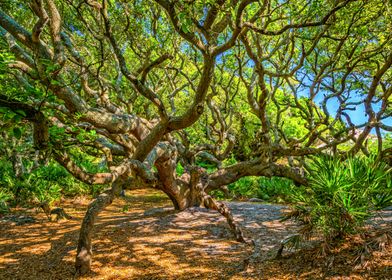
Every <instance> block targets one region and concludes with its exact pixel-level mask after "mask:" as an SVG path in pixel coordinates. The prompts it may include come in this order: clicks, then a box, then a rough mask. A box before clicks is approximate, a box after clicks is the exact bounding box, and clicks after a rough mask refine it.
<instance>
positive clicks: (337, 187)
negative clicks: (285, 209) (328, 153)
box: [286, 157, 392, 244]
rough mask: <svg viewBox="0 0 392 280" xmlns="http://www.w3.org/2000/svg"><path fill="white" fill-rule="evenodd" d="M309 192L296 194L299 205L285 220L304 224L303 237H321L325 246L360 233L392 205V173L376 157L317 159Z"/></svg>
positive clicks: (312, 169) (309, 169) (312, 164)
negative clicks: (378, 214) (349, 235)
mask: <svg viewBox="0 0 392 280" xmlns="http://www.w3.org/2000/svg"><path fill="white" fill-rule="evenodd" d="M308 175H309V176H308V177H309V183H310V184H309V188H307V189H306V191H305V192H301V193H299V192H293V197H294V198H295V202H296V205H295V206H293V210H292V211H291V212H290V213H288V214H287V216H286V219H295V220H297V221H299V222H300V223H301V224H302V229H301V230H300V232H301V234H302V235H303V237H305V238H310V237H311V236H312V235H313V234H315V233H320V232H321V233H322V235H323V239H324V241H325V243H326V244H328V242H330V241H332V240H334V239H337V238H342V237H345V236H346V235H348V234H352V233H357V232H358V231H360V230H361V227H362V226H363V225H364V223H365V222H366V220H367V219H368V218H369V217H370V216H371V215H374V213H375V212H376V211H377V210H380V209H383V208H385V207H387V206H391V205H392V169H391V167H389V166H388V165H386V164H385V163H383V162H380V161H379V160H377V158H376V157H370V158H365V157H357V158H348V159H346V160H341V159H338V158H332V157H321V158H314V159H313V160H312V161H311V163H310V164H309V166H308Z"/></svg>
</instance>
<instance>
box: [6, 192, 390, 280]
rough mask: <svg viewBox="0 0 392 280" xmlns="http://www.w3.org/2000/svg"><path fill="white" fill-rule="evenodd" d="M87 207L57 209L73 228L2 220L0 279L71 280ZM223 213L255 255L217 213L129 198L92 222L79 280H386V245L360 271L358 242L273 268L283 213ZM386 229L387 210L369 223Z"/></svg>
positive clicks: (273, 208) (238, 207) (293, 256)
mask: <svg viewBox="0 0 392 280" xmlns="http://www.w3.org/2000/svg"><path fill="white" fill-rule="evenodd" d="M87 204H88V200H86V199H83V198H79V199H75V200H67V201H65V202H64V203H63V205H62V206H63V207H64V208H65V210H66V212H67V213H68V214H70V215H71V216H73V217H74V218H73V219H72V220H63V221H59V222H48V220H47V218H46V216H45V215H44V214H43V213H41V212H39V211H38V212H37V210H36V209H30V210H29V211H27V212H26V210H24V209H23V212H14V213H13V215H21V214H23V215H24V216H29V217H33V218H34V219H35V221H34V222H33V223H25V224H23V225H16V223H15V219H14V220H12V219H10V217H9V216H8V217H2V218H0V279H4V280H5V279H74V278H75V277H74V267H73V261H74V257H75V254H76V243H77V238H78V230H79V227H80V223H81V220H82V218H83V215H84V212H85V210H86V206H87ZM228 205H229V207H230V208H231V209H232V212H233V214H234V216H235V220H236V221H238V222H239V223H240V224H241V225H242V227H243V229H244V233H245V236H246V237H252V238H253V239H254V242H255V245H256V246H255V247H253V246H250V245H246V244H242V243H238V242H236V241H235V240H234V238H233V236H232V234H231V233H230V230H229V228H228V226H227V224H226V222H225V220H224V218H223V217H221V216H220V215H219V214H218V213H216V212H212V211H207V210H205V209H189V210H187V211H184V212H175V211H174V210H173V208H172V207H171V204H170V201H169V200H168V199H167V198H166V197H165V196H164V195H162V194H161V193H159V192H155V191H147V192H146V191H132V192H128V193H127V197H126V198H125V199H117V200H115V202H114V203H113V204H112V205H111V206H110V207H108V208H107V209H105V211H103V212H102V214H101V215H100V216H99V219H98V220H97V223H96V230H95V234H94V261H93V265H92V270H93V272H92V273H91V274H90V275H87V276H85V277H83V278H82V279H392V248H391V246H389V245H387V246H386V247H385V248H383V250H377V251H374V252H370V253H368V254H367V255H366V258H364V259H363V263H364V264H365V265H363V266H359V267H355V265H356V264H357V263H360V261H358V260H356V258H357V256H360V255H361V254H359V253H358V252H359V251H358V250H361V248H363V246H361V244H362V243H363V242H362V243H361V240H359V239H358V240H354V239H351V240H346V241H344V242H343V243H342V244H341V245H340V246H339V250H336V251H333V252H332V254H331V255H329V256H328V257H324V256H321V254H320V250H319V249H317V248H313V249H312V248H307V249H302V250H299V251H295V252H286V253H285V254H284V255H283V258H281V259H278V260H275V259H273V258H274V256H275V254H276V251H277V249H278V248H279V245H280V241H281V240H282V239H284V238H285V237H287V236H289V235H292V234H294V233H295V232H296V229H297V227H296V225H295V224H293V223H290V222H285V223H284V224H282V223H280V222H279V219H280V217H281V214H282V212H284V211H286V210H287V208H286V207H284V206H280V205H269V204H259V203H246V202H230V203H228ZM17 210H18V211H22V209H17ZM391 225H392V209H390V210H389V211H385V212H384V213H382V215H381V216H379V217H377V218H375V219H374V220H373V221H372V229H373V228H376V230H372V231H374V232H375V233H374V234H376V233H381V232H384V231H385V230H388V229H390V228H391ZM369 230H370V228H369ZM369 236H370V235H369ZM308 247H309V246H308ZM362 255H364V254H362Z"/></svg>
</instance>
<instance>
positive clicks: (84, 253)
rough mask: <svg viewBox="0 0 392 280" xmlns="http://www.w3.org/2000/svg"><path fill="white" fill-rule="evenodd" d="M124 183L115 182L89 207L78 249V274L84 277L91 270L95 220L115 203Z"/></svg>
mask: <svg viewBox="0 0 392 280" xmlns="http://www.w3.org/2000/svg"><path fill="white" fill-rule="evenodd" d="M121 186H122V183H121V182H120V181H119V180H117V181H115V182H113V184H112V188H111V189H110V190H109V191H107V192H105V193H102V194H100V195H99V196H98V197H97V198H96V199H95V200H93V201H92V202H91V203H90V205H89V206H88V209H87V212H86V214H85V216H84V219H83V222H82V226H81V229H80V233H79V241H78V248H77V251H76V260H75V269H76V274H78V275H83V274H86V273H88V272H89V271H90V270H91V261H92V256H93V250H92V241H91V237H92V234H93V229H94V223H95V219H96V218H97V216H98V214H99V213H100V212H101V211H102V210H103V209H105V207H107V206H108V205H110V204H111V203H112V202H113V199H114V197H115V196H117V195H119V193H120V192H121Z"/></svg>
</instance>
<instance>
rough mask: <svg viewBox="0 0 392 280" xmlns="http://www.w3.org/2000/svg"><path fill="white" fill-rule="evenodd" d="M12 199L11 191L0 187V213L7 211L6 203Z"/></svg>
mask: <svg viewBox="0 0 392 280" xmlns="http://www.w3.org/2000/svg"><path fill="white" fill-rule="evenodd" d="M12 199H13V195H12V193H10V192H8V191H7V190H4V189H1V188H0V214H4V213H7V212H8V211H9V205H8V203H9V201H11V200H12Z"/></svg>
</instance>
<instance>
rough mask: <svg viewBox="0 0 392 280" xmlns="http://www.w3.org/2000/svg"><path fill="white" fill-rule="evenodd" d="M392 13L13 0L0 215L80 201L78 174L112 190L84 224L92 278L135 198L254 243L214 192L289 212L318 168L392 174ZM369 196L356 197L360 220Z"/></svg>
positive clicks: (348, 3) (6, 22)
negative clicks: (97, 233) (147, 198)
mask: <svg viewBox="0 0 392 280" xmlns="http://www.w3.org/2000/svg"><path fill="white" fill-rule="evenodd" d="M3 3H4V4H3ZM391 9H392V7H391V3H390V1H383V0H371V1H367V0H343V1H313V0H312V1H291V0H290V1H281V0H264V1H256V0H238V1H237V0H234V1H225V0H208V1H207V0H195V1H188V0H180V1H171V0H154V1H153V0H151V1H150V0H149V1H136V0H135V1H108V0H102V1H95V0H85V1H82V0H65V1H59V0H31V1H19V0H15V1H3V2H2V6H1V9H0V92H1V93H0V115H1V120H0V126H1V129H2V131H1V133H2V136H3V137H2V139H1V142H0V145H1V146H2V147H6V148H5V149H3V150H4V151H5V152H4V154H2V156H1V158H0V161H1V164H0V165H1V166H4V168H5V170H8V171H6V172H5V173H4V175H3V178H4V180H2V190H1V193H2V195H1V196H2V201H3V202H2V203H1V205H2V206H1V207H2V208H6V206H5V204H4V201H9V200H12V199H15V196H16V198H18V197H23V196H27V197H28V199H30V200H34V199H38V200H42V199H46V197H48V196H49V197H53V199H56V198H57V196H58V195H59V194H60V193H62V194H67V192H69V191H70V190H71V189H72V188H74V187H73V186H74V179H72V180H71V181H70V183H64V182H61V183H60V182H58V180H59V179H60V178H65V177H64V176H72V177H74V178H75V179H77V180H79V181H81V182H83V183H85V184H87V185H101V186H103V187H98V188H95V187H88V189H89V191H88V192H97V193H98V194H99V195H98V196H97V198H96V199H95V200H94V201H93V202H92V203H91V205H90V206H89V211H87V213H86V218H85V220H84V222H83V224H82V228H81V235H80V240H79V245H78V249H77V254H78V257H77V261H76V267H77V270H78V271H79V272H86V271H88V270H89V268H90V263H91V256H92V247H91V240H90V239H91V232H92V227H93V222H94V219H95V217H96V216H97V215H98V213H99V212H100V211H101V210H102V209H103V208H104V207H106V206H107V205H109V204H110V203H111V202H112V201H113V199H114V197H115V196H117V195H119V194H120V192H121V190H122V189H133V188H148V187H152V188H156V189H159V190H161V191H163V192H164V193H165V194H166V195H168V196H169V197H170V199H171V201H172V202H173V205H174V207H175V208H176V209H178V210H183V209H186V208H188V207H192V206H200V205H203V206H205V207H207V208H211V209H215V210H217V211H219V212H220V213H221V214H222V215H224V216H225V217H226V218H227V220H228V221H229V225H230V226H231V227H232V229H233V232H234V233H235V236H236V238H237V240H240V241H244V238H243V236H242V232H241V230H240V229H239V228H238V227H237V225H236V223H235V222H234V221H233V217H232V216H231V213H230V211H229V209H227V207H226V206H225V204H223V203H220V202H217V201H216V200H214V199H213V198H212V197H211V196H210V195H209V193H213V192H214V191H215V192H216V191H219V190H222V191H225V188H226V186H229V188H231V190H232V191H233V192H234V193H236V192H237V193H239V194H240V195H242V194H245V195H250V194H251V193H252V196H253V193H254V194H256V196H261V197H262V198H263V199H268V197H269V198H271V199H272V200H275V201H287V202H290V201H291V198H290V196H289V193H291V192H294V190H295V187H294V186H295V185H296V186H299V185H302V186H304V187H306V186H309V187H310V188H311V190H312V191H313V192H315V193H313V194H312V195H317V193H318V191H317V190H316V189H314V188H315V187H316V186H318V185H317V184H315V183H314V182H315V180H316V177H314V176H315V175H316V174H311V172H310V173H309V174H310V175H309V176H308V174H307V173H306V172H304V170H305V168H306V166H307V164H308V159H309V157H312V156H313V157H314V156H320V155H329V156H332V157H335V158H351V157H354V156H362V155H363V156H366V157H368V156H371V154H374V155H375V156H376V157H377V162H379V161H385V162H387V163H389V164H391V162H392V160H391V158H392V147H391V146H390V142H388V141H387V136H386V135H387V133H388V132H391V131H392V126H391V123H390V120H391V115H392V110H391V102H392V100H391V96H392V82H391V79H392V35H391V34H392V29H391V26H392V17H391V16H390V14H391ZM353 112H354V114H353ZM355 113H356V114H355ZM358 115H361V116H360V118H358ZM6 159H10V161H11V164H9V163H4V164H3V162H4V161H5V160H6ZM55 162H57V163H55ZM327 163H328V161H326V163H325V164H326V166H323V168H324V167H325V168H326V167H328V166H329V165H328V164H327ZM57 164H59V165H61V166H62V167H63V168H65V169H66V170H67V171H68V172H69V174H70V175H65V173H64V171H63V169H60V168H59V167H58V165H57ZM323 164H324V163H323ZM350 164H351V163H350ZM350 164H349V165H350ZM360 166H361V165H360V164H358V166H357V167H358V168H359V167H360ZM2 168H3V167H2ZM11 169H12V172H13V174H14V175H15V179H10V178H11V177H12V175H7V174H11V173H10V171H9V170H11ZM315 170H318V169H315ZM361 170H365V169H361ZM326 172H327V171H326ZM355 172H357V171H355ZM48 174H49V175H48ZM60 174H61V175H60ZM320 174H323V173H320ZM7 176H8V177H7ZM56 176H58V177H56ZM61 176H63V177H61ZM331 176H332V175H331ZM336 176H337V175H336ZM339 176H340V175H339ZM342 176H343V175H342ZM344 176H346V175H344ZM256 177H259V178H261V179H258V178H256ZM278 177H279V178H285V179H278ZM7 178H8V179H7ZM266 178H273V179H271V181H268V179H266ZM324 179H325V178H318V179H317V180H324ZM346 179H347V178H346ZM346 179H345V180H346ZM287 180H290V181H287ZM317 180H316V181H317ZM342 180H343V179H342ZM347 180H348V181H350V179H347ZM4 182H6V183H4ZM350 182H351V181H350ZM357 183H358V182H356V183H352V184H354V185H355V186H357V185H356V184H357ZM350 184H351V183H350ZM366 184H367V181H363V182H361V185H360V187H358V188H356V187H355V188H354V187H353V188H352V189H350V191H352V192H354V191H358V190H359V189H361V190H360V191H361V192H362V191H365V189H367V188H368V187H371V186H367V185H366ZM326 186H329V185H328V184H324V183H322V184H321V185H320V186H319V187H320V188H326ZM358 186H359V185H358ZM106 187H108V188H106ZM337 187H339V186H337ZM81 188H82V189H86V188H87V187H84V185H83V187H81ZM344 188H345V187H342V189H344ZM350 188H351V187H350ZM372 188H373V187H372ZM104 189H105V191H103V190H104ZM362 189H363V190H362ZM70 192H72V191H70ZM339 193H341V192H339ZM365 193H368V192H365ZM330 194H331V195H332V194H333V197H334V199H335V195H334V194H335V192H334V191H333V190H332V189H331V192H330ZM371 194H373V192H371ZM363 195H364V194H363V193H362V196H363ZM357 196H359V194H358V195H357V194H356V195H355V196H351V195H349V196H346V197H345V199H346V200H345V201H344V202H342V203H346V204H347V205H349V206H347V207H349V209H354V210H352V211H353V212H352V213H351V214H350V215H348V216H347V217H350V219H353V217H354V218H355V213H357V210H358V209H362V208H361V207H362V206H358V205H359V204H358V205H357V204H356V203H357V200H356V199H357V198H355V199H354V197H357ZM10 197H12V198H10ZM327 197H328V196H327ZM372 198H373V200H374V199H378V196H375V197H372ZM341 199H343V198H341ZM315 201H317V200H315ZM334 203H335V202H334ZM336 203H338V202H336ZM351 203H354V205H353V206H352V204H351ZM358 203H359V202H358ZM361 203H362V202H361ZM320 205H321V208H322V209H324V208H323V207H325V205H326V202H322V201H321V202H320ZM335 206H336V207H335ZM309 207H310V208H309V209H316V208H315V207H314V205H309ZM351 207H353V208H351ZM332 208H333V210H331V211H335V210H336V211H341V210H342V209H345V208H341V207H340V205H339V203H338V204H333V207H332ZM335 208H336V209H335ZM346 210H347V209H346ZM310 211H312V210H310ZM315 211H316V210H315ZM347 211H348V210H347ZM318 213H319V212H318V210H317V211H316V212H315V214H314V219H315V221H317V220H318V218H317V215H319V214H318ZM312 215H313V214H312ZM326 215H327V216H328V215H332V213H330V214H328V213H327V214H326ZM358 215H359V214H358ZM359 216H360V215H359ZM320 217H321V218H320V219H321V220H322V219H324V218H325V216H323V215H320ZM358 219H359V218H358ZM334 223H335V222H334ZM336 223H337V222H336ZM344 224H345V223H343V225H340V226H339V227H338V229H337V230H338V232H339V231H340V230H341V228H343V230H345V225H344Z"/></svg>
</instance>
